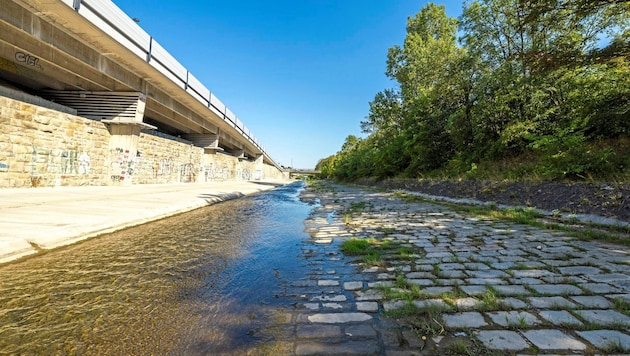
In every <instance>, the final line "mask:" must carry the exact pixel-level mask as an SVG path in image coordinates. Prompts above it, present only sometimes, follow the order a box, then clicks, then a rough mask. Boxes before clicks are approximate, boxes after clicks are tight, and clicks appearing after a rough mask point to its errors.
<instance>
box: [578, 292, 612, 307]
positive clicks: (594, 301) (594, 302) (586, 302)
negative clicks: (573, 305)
mask: <svg viewBox="0 0 630 356" xmlns="http://www.w3.org/2000/svg"><path fill="white" fill-rule="evenodd" d="M571 299H573V300H574V301H576V302H577V303H579V304H581V305H583V306H585V307H587V308H598V309H606V308H610V306H611V305H612V303H611V302H609V301H608V299H606V298H604V297H602V296H599V295H581V296H572V297H571Z"/></svg>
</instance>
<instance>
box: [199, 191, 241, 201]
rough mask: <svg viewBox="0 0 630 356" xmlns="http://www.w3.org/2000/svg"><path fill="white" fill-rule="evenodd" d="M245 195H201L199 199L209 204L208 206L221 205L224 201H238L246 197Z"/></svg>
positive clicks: (239, 193) (235, 193)
mask: <svg viewBox="0 0 630 356" xmlns="http://www.w3.org/2000/svg"><path fill="white" fill-rule="evenodd" d="M244 196H245V194H243V193H241V192H232V193H222V194H201V195H199V198H201V199H203V200H205V201H206V202H208V204H215V203H220V202H222V201H226V200H231V199H238V198H241V197H244Z"/></svg>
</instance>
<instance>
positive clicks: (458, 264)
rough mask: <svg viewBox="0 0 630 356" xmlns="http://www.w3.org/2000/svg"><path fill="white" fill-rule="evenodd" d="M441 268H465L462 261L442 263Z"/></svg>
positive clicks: (444, 269)
mask: <svg viewBox="0 0 630 356" xmlns="http://www.w3.org/2000/svg"><path fill="white" fill-rule="evenodd" d="M440 269H442V270H443V271H446V270H461V269H464V265H463V264H461V263H442V264H441V265H440Z"/></svg>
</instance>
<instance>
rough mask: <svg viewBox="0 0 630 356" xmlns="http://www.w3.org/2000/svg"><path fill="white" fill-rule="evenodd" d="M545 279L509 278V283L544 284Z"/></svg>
mask: <svg viewBox="0 0 630 356" xmlns="http://www.w3.org/2000/svg"><path fill="white" fill-rule="evenodd" d="M544 283H545V281H543V280H542V279H538V278H510V279H509V284H520V285H530V284H544Z"/></svg>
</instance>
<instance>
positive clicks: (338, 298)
mask: <svg viewBox="0 0 630 356" xmlns="http://www.w3.org/2000/svg"><path fill="white" fill-rule="evenodd" d="M346 300H348V298H347V297H346V296H345V295H343V294H338V295H318V296H316V297H313V298H311V301H312V302H314V301H320V302H345V301H346Z"/></svg>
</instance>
